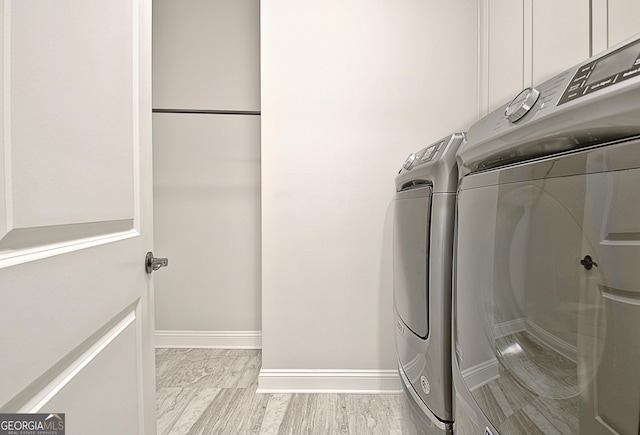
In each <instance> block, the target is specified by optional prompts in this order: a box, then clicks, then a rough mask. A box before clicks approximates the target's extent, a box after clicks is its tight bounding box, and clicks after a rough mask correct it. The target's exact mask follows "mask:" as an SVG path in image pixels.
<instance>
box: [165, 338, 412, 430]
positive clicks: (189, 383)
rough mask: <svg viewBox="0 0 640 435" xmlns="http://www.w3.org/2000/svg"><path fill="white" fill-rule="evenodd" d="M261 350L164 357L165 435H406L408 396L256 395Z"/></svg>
mask: <svg viewBox="0 0 640 435" xmlns="http://www.w3.org/2000/svg"><path fill="white" fill-rule="evenodd" d="M260 365H261V353H260V351H259V350H223V349H158V350H157V351H156V384H157V415H158V417H157V419H158V420H157V421H158V434H160V435H165V434H171V435H185V434H189V435H191V434H194V435H195V434H229V435H235V434H264V435H271V434H296V435H301V434H310V435H313V434H354V435H363V434H385V435H387V434H407V433H415V432H414V431H413V430H408V429H407V428H406V427H405V428H403V423H402V417H401V414H402V408H403V403H402V402H403V400H404V397H403V395H402V394H372V395H366V394H256V389H257V384H258V372H259V371H260Z"/></svg>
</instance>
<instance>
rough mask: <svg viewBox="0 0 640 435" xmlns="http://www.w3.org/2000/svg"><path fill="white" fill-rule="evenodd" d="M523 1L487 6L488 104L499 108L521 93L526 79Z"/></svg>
mask: <svg viewBox="0 0 640 435" xmlns="http://www.w3.org/2000/svg"><path fill="white" fill-rule="evenodd" d="M523 14H524V9H523V4H522V2H514V1H510V0H496V1H492V2H490V3H488V20H489V29H488V38H489V42H488V47H487V50H488V57H489V59H488V71H487V74H488V81H487V85H488V90H487V95H488V105H489V111H492V110H494V109H497V108H498V107H500V106H501V105H503V104H505V103H506V102H507V101H508V100H509V99H511V98H513V96H514V95H515V94H516V93H517V92H519V91H520V90H521V89H522V88H523V87H524V86H523V79H524V62H523V55H524V51H523V50H524V34H523V27H522V18H523Z"/></svg>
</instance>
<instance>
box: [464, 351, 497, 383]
mask: <svg viewBox="0 0 640 435" xmlns="http://www.w3.org/2000/svg"><path fill="white" fill-rule="evenodd" d="M461 374H462V378H463V379H464V382H465V383H466V384H467V386H468V387H469V391H475V390H477V389H478V388H480V387H482V386H483V385H486V384H488V383H489V382H491V381H493V380H494V379H498V378H499V377H500V369H499V364H498V360H497V359H495V358H493V359H490V360H488V361H484V362H481V363H480V364H477V365H475V366H473V367H469V368H468V369H466V370H464V371H463V372H462V373H461Z"/></svg>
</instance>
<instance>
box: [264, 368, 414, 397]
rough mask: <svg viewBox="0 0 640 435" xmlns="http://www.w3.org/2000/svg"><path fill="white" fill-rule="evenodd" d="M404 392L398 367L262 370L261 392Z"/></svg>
mask: <svg viewBox="0 0 640 435" xmlns="http://www.w3.org/2000/svg"><path fill="white" fill-rule="evenodd" d="M401 391H402V387H401V385H400V377H399V376H398V371H397V370H395V369H394V370H277V369H262V370H260V374H259V375H258V391H257V392H258V393H270V394H273V393H353V394H356V393H357V394H360V393H365V394H381V393H389V394H392V393H399V392H401Z"/></svg>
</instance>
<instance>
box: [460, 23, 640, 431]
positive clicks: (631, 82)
mask: <svg viewBox="0 0 640 435" xmlns="http://www.w3.org/2000/svg"><path fill="white" fill-rule="evenodd" d="M457 159H458V163H459V172H460V176H461V179H460V185H459V190H458V196H457V201H458V209H457V212H458V215H457V227H456V248H455V250H456V252H455V265H454V267H455V273H454V287H455V289H454V328H453V339H454V355H455V356H454V363H455V364H454V384H455V422H456V423H455V424H456V426H455V433H456V435H469V434H474V435H475V434H478V435H480V434H482V435H498V434H503V435H506V434H509V435H512V434H527V435H533V434H580V435H596V434H597V435H603V434H623V435H638V434H639V433H640V35H638V36H636V37H635V38H632V39H630V40H627V41H626V42H624V43H622V44H620V45H618V46H616V47H613V48H611V49H609V50H607V51H605V52H603V53H601V54H599V55H597V56H595V57H593V58H591V59H588V60H587V61H585V62H583V63H581V64H579V65H577V66H575V67H574V68H571V69H569V70H567V71H565V72H564V73H562V74H559V75H558V76H556V77H554V78H552V79H550V80H548V81H546V82H544V83H542V84H540V85H539V86H536V87H535V88H528V89H525V90H524V91H522V92H521V93H520V94H519V95H517V96H516V97H515V99H514V100H513V101H511V102H510V103H508V104H506V105H505V106H503V107H502V108H500V109H498V110H497V111H495V112H493V113H491V114H489V115H488V116H487V117H485V118H484V119H481V120H480V121H478V122H477V123H476V124H475V125H473V126H472V127H471V128H470V129H469V131H468V135H467V142H466V143H465V144H464V145H463V146H462V147H461V148H460V149H459V150H458V153H457Z"/></svg>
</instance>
